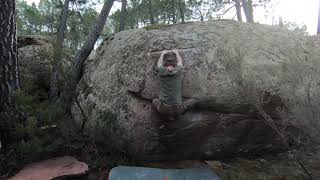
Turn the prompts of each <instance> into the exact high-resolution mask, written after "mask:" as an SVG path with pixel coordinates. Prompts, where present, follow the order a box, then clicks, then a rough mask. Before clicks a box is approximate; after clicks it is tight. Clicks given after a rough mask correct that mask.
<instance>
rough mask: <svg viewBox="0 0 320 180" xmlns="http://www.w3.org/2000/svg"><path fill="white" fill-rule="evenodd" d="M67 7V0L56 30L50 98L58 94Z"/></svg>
mask: <svg viewBox="0 0 320 180" xmlns="http://www.w3.org/2000/svg"><path fill="white" fill-rule="evenodd" d="M68 9H69V0H65V1H64V5H63V9H62V11H61V15H60V22H59V26H58V31H57V46H58V47H57V49H56V50H57V51H58V52H57V53H56V54H57V56H58V57H56V60H55V61H54V64H53V67H52V74H51V78H50V90H49V97H50V99H54V98H57V97H58V96H59V87H58V82H59V77H61V75H60V74H61V72H59V69H58V65H59V63H61V61H62V56H61V51H62V48H63V41H64V34H65V30H66V27H67V19H68Z"/></svg>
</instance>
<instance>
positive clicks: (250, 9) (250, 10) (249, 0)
mask: <svg viewBox="0 0 320 180" xmlns="http://www.w3.org/2000/svg"><path fill="white" fill-rule="evenodd" d="M248 10H249V17H250V23H253V22H254V20H253V5H252V0H248Z"/></svg>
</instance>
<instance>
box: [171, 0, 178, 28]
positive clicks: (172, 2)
mask: <svg viewBox="0 0 320 180" xmlns="http://www.w3.org/2000/svg"><path fill="white" fill-rule="evenodd" d="M171 8H172V23H173V24H176V23H177V20H176V1H175V0H171Z"/></svg>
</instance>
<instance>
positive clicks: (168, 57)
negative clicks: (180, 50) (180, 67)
mask: <svg viewBox="0 0 320 180" xmlns="http://www.w3.org/2000/svg"><path fill="white" fill-rule="evenodd" d="M177 63H178V62H177V57H176V54H174V53H173V52H169V53H167V54H165V55H164V61H163V65H164V66H174V67H175V66H177Z"/></svg>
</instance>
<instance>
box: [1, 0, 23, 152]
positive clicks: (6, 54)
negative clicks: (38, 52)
mask: <svg viewBox="0 0 320 180" xmlns="http://www.w3.org/2000/svg"><path fill="white" fill-rule="evenodd" d="M15 7H16V4H15V0H1V1H0V22H1V23H0V32H1V33H0V129H10V125H12V124H13V118H14V117H15V116H17V111H16V108H15V106H14V102H13V99H12V98H11V96H10V93H12V92H13V91H15V90H18V89H20V81H19V70H18V62H17V37H16V21H15V14H16V10H15ZM8 134H9V132H6V131H4V130H1V131H0V142H1V141H2V142H1V143H2V145H3V147H4V148H6V145H7V143H9V141H10V140H9V139H8V136H9V135H8Z"/></svg>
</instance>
